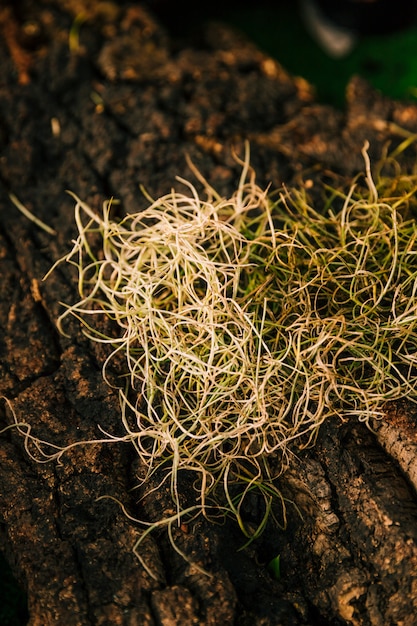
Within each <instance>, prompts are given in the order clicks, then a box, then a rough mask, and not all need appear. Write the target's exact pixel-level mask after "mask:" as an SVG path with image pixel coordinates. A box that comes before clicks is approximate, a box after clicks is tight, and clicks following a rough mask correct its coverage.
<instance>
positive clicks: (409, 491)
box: [0, 0, 417, 626]
mask: <svg viewBox="0 0 417 626" xmlns="http://www.w3.org/2000/svg"><path fill="white" fill-rule="evenodd" d="M0 30H1V31H2V36H1V37H0V67H1V77H0V151H1V152H0V154H1V156H0V276H1V285H2V291H1V294H2V295H1V300H0V328H1V335H0V394H1V395H2V396H4V397H6V398H8V399H9V401H10V403H11V406H12V408H13V412H14V415H15V418H16V419H17V420H18V421H19V422H25V423H29V424H31V426H32V429H33V430H32V432H33V434H35V435H36V436H37V437H39V438H40V439H42V440H45V441H48V442H52V443H54V444H56V445H58V446H60V445H63V444H65V443H71V442H73V441H75V440H78V439H88V438H95V437H97V436H100V430H99V428H98V426H100V427H101V428H103V429H104V430H106V431H108V432H115V431H117V423H118V417H117V416H118V412H119V407H118V401H117V397H116V396H115V394H114V392H113V390H112V389H110V388H109V387H108V386H107V385H106V384H105V383H104V382H103V380H102V376H101V365H102V362H103V354H102V352H101V350H100V349H99V348H97V346H95V345H93V344H92V343H91V342H90V341H88V339H86V338H85V337H84V336H83V335H82V333H81V332H80V328H79V325H78V324H77V323H76V322H75V321H74V322H73V323H72V324H71V327H70V333H71V336H70V337H64V336H61V335H59V333H58V332H57V330H56V320H57V317H58V315H59V313H60V312H61V311H62V309H61V307H60V304H59V303H60V301H63V302H73V301H74V300H75V299H76V287H77V286H76V283H75V281H74V275H73V274H72V273H71V271H70V268H68V267H65V266H61V267H60V268H59V269H58V270H57V271H56V272H55V273H54V274H53V275H52V276H51V277H50V278H49V279H48V280H47V281H45V282H42V277H43V276H44V274H45V272H46V271H47V270H48V269H49V268H50V266H51V265H52V263H53V262H54V261H55V260H56V259H57V258H58V257H59V256H61V255H62V254H64V253H65V252H66V251H68V247H69V243H70V241H71V238H72V237H74V235H75V228H74V220H73V201H72V199H71V198H70V197H69V196H68V195H66V194H65V190H66V189H70V190H72V191H74V192H75V193H77V194H78V195H79V196H80V197H81V198H83V199H84V200H86V201H88V202H90V203H91V204H92V205H93V206H94V207H96V208H100V206H101V203H102V201H103V200H105V199H107V198H109V197H110V196H115V197H117V198H119V199H120V200H121V205H120V206H121V211H129V210H132V209H133V210H138V208H140V206H142V205H143V204H144V200H143V197H142V195H141V193H140V191H139V189H138V185H139V184H143V185H144V186H145V187H146V188H147V190H148V191H149V192H150V194H151V195H154V196H156V195H157V194H162V193H166V192H167V191H168V190H169V189H170V187H171V186H172V185H173V184H175V176H176V175H183V176H190V172H189V171H188V169H187V166H186V161H185V154H186V153H188V154H189V155H190V156H191V158H192V159H193V161H194V162H195V163H196V165H197V166H198V167H199V169H200V171H201V172H202V173H203V174H204V175H205V176H206V177H207V179H208V180H209V181H210V182H211V183H212V184H213V185H214V186H215V187H217V188H218V189H219V191H220V192H221V193H229V192H231V191H233V189H234V186H235V184H236V177H237V173H238V166H237V165H236V164H235V163H234V161H233V159H232V157H231V148H232V147H233V146H235V147H236V148H237V149H238V150H240V149H241V147H242V142H243V140H244V139H246V138H248V139H249V140H250V143H251V161H252V164H253V166H254V167H255V169H256V171H257V173H258V181H259V182H260V184H261V185H263V184H267V183H269V182H272V185H273V186H278V185H280V184H281V183H282V182H287V183H291V182H292V181H294V180H295V179H296V178H299V177H300V176H301V172H304V174H303V176H304V178H306V177H308V178H310V179H311V180H312V181H315V180H319V179H323V178H325V177H327V178H329V177H335V176H336V177H347V178H349V177H351V176H353V175H355V174H356V173H357V172H358V171H361V170H362V169H363V162H362V157H361V154H360V150H361V148H362V146H363V142H364V140H365V139H367V140H369V142H370V145H371V150H370V155H371V158H373V159H374V160H376V159H377V158H378V157H379V156H380V155H381V154H382V153H383V151H384V149H385V147H386V145H388V143H390V145H391V147H392V146H395V145H396V144H398V143H400V142H401V141H402V140H403V139H404V136H405V134H406V131H411V132H416V131H417V107H416V106H415V105H410V104H406V103H400V102H392V101H390V100H388V99H386V98H384V97H382V96H381V95H379V94H378V93H375V92H373V91H372V90H371V89H370V88H369V87H368V86H367V85H366V84H364V83H363V82H362V81H361V80H360V79H353V80H352V82H351V84H350V86H349V88H348V91H347V103H346V110H345V111H344V112H340V111H335V110H333V109H331V108H329V107H327V106H324V105H321V104H317V103H315V102H314V96H313V90H312V89H311V88H310V87H309V85H308V84H307V83H306V82H305V81H303V80H302V79H294V78H293V77H291V76H289V75H288V74H287V73H286V72H285V71H284V69H283V68H281V67H280V66H279V64H278V63H276V62H275V61H273V60H272V59H270V58H267V57H265V56H264V55H263V54H262V53H261V52H260V51H258V50H257V49H256V48H255V47H254V46H252V45H251V44H250V43H248V42H247V41H244V40H242V39H241V38H239V37H238V36H237V35H236V34H234V33H232V32H230V31H228V30H227V29H225V28H223V27H221V26H219V25H211V26H209V27H207V29H206V31H205V34H204V37H203V38H202V39H200V40H199V41H198V43H192V42H190V43H188V44H184V43H183V44H182V45H181V46H176V45H175V42H172V41H170V39H169V37H168V36H167V34H165V33H164V32H163V30H162V28H161V27H160V26H159V25H158V23H157V22H156V21H155V20H154V19H153V18H152V17H151V16H150V15H149V14H148V13H147V12H146V11H145V10H144V9H143V7H141V5H140V3H131V4H129V3H119V4H116V3H111V2H102V3H94V2H88V1H87V0H65V1H63V2H55V1H53V0H49V1H48V0H36V1H35V0H34V1H33V2H29V1H28V2H25V1H22V2H20V3H18V4H17V5H16V7H14V8H13V9H12V8H7V7H6V8H1V9H0ZM415 156H416V155H415V148H414V147H413V146H411V147H410V148H408V149H407V150H406V151H405V152H404V153H403V154H402V156H401V159H402V166H403V167H404V168H407V167H410V164H412V163H413V162H414V160H415ZM9 193H14V194H15V195H16V196H17V197H18V198H19V200H20V201H21V202H22V203H23V204H25V205H26V207H27V208H29V209H30V210H32V211H33V212H34V213H36V215H37V216H38V217H39V218H40V219H42V220H44V221H45V222H46V223H47V224H49V225H50V226H51V227H53V228H54V229H55V230H56V233H57V234H56V235H54V236H51V235H49V234H48V233H46V232H44V231H43V230H41V229H39V228H37V227H36V226H35V225H34V224H33V223H31V222H30V221H29V220H27V219H26V218H25V217H24V216H23V215H22V214H21V213H20V212H18V210H17V209H16V208H15V207H14V206H13V204H12V203H11V202H10V200H9V197H8V194H9ZM0 420H1V425H2V426H6V425H8V424H11V423H12V422H13V415H12V411H11V409H10V406H9V405H8V404H7V403H6V402H4V401H3V402H2V404H1V408H0ZM24 444H25V441H24V438H23V437H22V436H21V435H19V434H18V433H17V432H16V430H15V429H10V430H7V431H6V432H3V434H2V435H1V448H0V497H1V499H0V519H1V522H2V523H1V533H0V539H1V547H2V549H3V550H4V551H6V553H7V555H8V558H9V561H10V562H11V564H12V565H13V568H14V571H15V573H16V575H17V576H18V579H19V581H20V582H21V584H22V585H23V586H24V587H25V588H26V589H27V592H28V601H29V613H30V624H31V626H45V625H52V624H62V625H64V624H65V626H87V625H93V624H94V625H107V624H112V625H118V624H120V625H125V626H128V625H129V626H134V625H138V626H139V625H140V626H146V625H149V626H171V625H174V624H178V625H181V626H188V625H192V624H205V625H207V626H209V625H216V624H239V625H248V626H249V625H253V624H259V625H265V626H278V625H288V624H294V625H297V624H300V625H301V624H312V625H313V624H329V625H330V624H334V625H336V624H354V625H360V626H368V625H372V626H387V625H391V624H392V625H394V624H395V625H400V624H401V625H403V626H412V625H414V624H415V623H416V617H415V616H416V615H417V573H416V572H417V499H416V493H415V489H416V487H417V461H416V458H417V457H416V450H417V427H416V414H415V411H414V412H413V409H411V408H410V407H409V406H395V407H392V408H391V409H390V410H389V411H387V415H386V418H385V419H383V420H382V421H380V422H378V424H375V432H374V433H372V432H371V431H370V430H368V429H367V428H366V427H365V426H364V425H363V424H360V423H355V421H354V420H353V421H352V422H351V423H346V424H341V423H339V422H334V423H333V422H329V423H327V424H325V425H324V426H323V428H322V430H321V432H320V435H319V439H318V442H317V445H316V447H315V448H313V449H311V450H309V451H307V452H304V453H302V454H301V453H300V456H299V458H298V460H296V461H294V463H293V465H292V466H291V468H290V469H289V471H288V472H287V473H286V475H285V476H284V477H283V479H282V485H281V486H282V489H283V492H284V494H285V495H286V497H287V498H288V499H289V500H291V501H293V503H294V504H293V505H289V506H288V525H287V530H286V531H285V532H283V531H281V530H280V529H279V528H278V527H277V526H274V524H273V523H272V522H271V524H270V527H269V528H268V529H267V532H266V533H265V534H264V536H263V538H262V539H261V540H260V541H259V542H258V543H255V544H253V545H252V546H251V547H250V548H248V549H246V550H243V551H240V552H238V548H239V547H240V545H241V544H242V537H241V535H240V534H239V530H238V529H237V528H236V527H235V525H233V523H232V522H230V524H229V523H227V524H226V525H224V526H216V525H213V524H210V523H208V522H207V521H205V520H199V521H198V522H196V524H195V525H191V526H190V527H189V528H182V529H179V528H177V529H174V535H175V537H174V538H175V540H176V542H177V545H178V546H179V547H180V549H181V550H183V551H184V552H185V553H186V554H187V555H188V556H189V557H190V558H191V559H192V560H193V561H195V562H197V563H199V564H200V565H202V566H203V567H204V568H205V569H206V570H208V571H209V572H210V573H211V577H208V576H205V575H204V574H201V573H200V572H199V571H198V570H197V569H195V568H193V567H192V566H190V565H189V564H187V562H186V561H184V559H182V557H181V556H180V555H179V554H178V553H177V552H175V551H174V549H173V548H172V546H171V544H170V542H169V539H168V537H167V536H166V532H160V533H154V534H153V535H151V536H150V538H149V539H148V540H147V541H146V542H145V543H144V544H143V546H142V547H141V554H142V557H143V558H144V559H145V560H146V561H147V562H148V563H150V564H151V565H152V568H153V570H154V571H156V572H157V573H158V580H157V581H156V580H154V579H153V578H152V577H150V576H149V574H148V573H147V572H146V571H145V570H144V569H143V568H142V567H141V565H140V564H139V562H138V560H137V559H136V557H135V555H134V554H133V552H132V547H133V545H134V544H135V542H136V541H137V539H138V537H139V533H140V530H139V528H138V527H137V526H136V525H135V524H134V523H132V522H130V521H129V519H128V518H127V517H126V516H125V515H124V514H123V512H122V511H121V510H120V508H119V507H118V506H117V505H116V504H115V503H114V502H113V501H111V500H109V499H105V500H99V501H98V500H97V498H98V497H99V496H102V495H110V496H114V497H117V498H119V499H120V500H121V501H123V503H124V504H125V506H126V508H127V509H128V510H129V511H130V512H131V513H132V514H133V515H137V516H139V517H141V518H145V519H149V520H155V519H158V516H159V515H160V514H161V513H163V512H165V513H166V512H167V511H169V510H170V509H171V508H172V502H171V501H170V498H169V494H168V493H165V492H164V491H163V490H161V491H160V492H159V493H158V494H157V496H156V497H154V498H148V499H146V498H145V499H144V501H143V502H141V503H140V504H138V502H137V496H136V495H135V491H132V490H131V489H132V487H134V486H135V482H136V478H135V476H136V475H137V472H138V471H140V468H137V467H136V459H135V455H134V453H133V451H132V450H130V449H129V446H128V445H126V444H125V445H124V446H123V445H110V444H108V445H95V446H87V447H79V448H73V449H72V450H71V451H69V452H68V453H66V454H65V455H64V456H63V457H62V458H61V461H60V463H59V464H58V463H54V462H50V463H44V464H39V463H36V462H34V461H33V460H32V459H31V458H30V456H29V455H28V454H27V451H32V452H35V450H34V449H33V446H32V445H31V444H30V442H28V444H27V447H28V450H25V445H24ZM300 513H301V515H300ZM278 553H279V554H280V555H281V563H282V577H281V580H280V581H277V580H275V579H274V578H273V577H272V576H271V575H270V574H269V572H268V570H267V568H266V563H268V561H269V560H270V559H271V558H272V557H274V556H275V555H276V554H278Z"/></svg>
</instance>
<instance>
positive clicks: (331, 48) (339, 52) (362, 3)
mask: <svg viewBox="0 0 417 626" xmlns="http://www.w3.org/2000/svg"><path fill="white" fill-rule="evenodd" d="M416 1H417V0H395V1H392V0H301V15H302V18H303V20H304V22H305V25H306V28H307V30H308V31H309V32H310V34H311V35H312V37H313V38H314V39H315V40H316V41H317V42H318V44H319V45H320V46H321V47H322V48H323V49H324V50H325V51H326V52H327V53H328V54H329V55H330V56H333V57H335V58H337V57H343V56H346V55H347V54H349V52H351V51H352V49H353V48H354V47H355V45H356V42H357V39H358V37H360V36H367V35H388V34H391V33H394V32H396V31H398V30H402V29H405V28H407V27H409V26H412V24H413V21H414V19H415V16H416Z"/></svg>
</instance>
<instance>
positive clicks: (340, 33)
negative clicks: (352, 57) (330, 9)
mask: <svg viewBox="0 0 417 626" xmlns="http://www.w3.org/2000/svg"><path fill="white" fill-rule="evenodd" d="M301 15H302V17H303V19H304V22H305V26H306V28H307V30H308V31H309V33H310V35H311V36H312V37H313V39H315V40H316V42H317V43H318V44H319V45H320V46H321V47H322V48H323V50H324V51H325V52H326V53H327V54H328V55H329V56H331V57H334V58H336V59H338V58H342V57H344V56H347V55H348V54H349V53H350V52H351V51H352V50H353V48H354V47H355V45H356V42H357V37H356V35H355V33H354V32H352V31H350V30H348V29H346V28H343V27H342V26H338V25H337V24H334V23H333V22H331V21H330V20H329V19H328V18H327V17H326V16H325V15H324V14H323V13H322V12H321V11H320V8H319V7H318V6H317V5H316V3H315V2H314V0H302V2H301Z"/></svg>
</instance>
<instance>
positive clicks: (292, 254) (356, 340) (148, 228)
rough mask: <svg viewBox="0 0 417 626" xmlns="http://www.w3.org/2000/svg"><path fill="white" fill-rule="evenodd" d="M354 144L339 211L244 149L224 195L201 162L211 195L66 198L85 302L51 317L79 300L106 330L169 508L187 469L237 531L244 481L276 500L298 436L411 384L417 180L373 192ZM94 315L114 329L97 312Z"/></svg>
mask: <svg viewBox="0 0 417 626" xmlns="http://www.w3.org/2000/svg"><path fill="white" fill-rule="evenodd" d="M363 155H364V158H365V164H366V181H367V187H366V188H364V187H363V186H362V187H360V186H358V185H357V184H356V185H353V186H352V187H351V188H350V189H349V191H348V192H347V193H346V194H343V193H342V192H340V191H338V192H337V194H336V195H338V199H339V205H340V206H339V209H337V210H336V209H335V208H334V207H333V208H332V206H330V208H329V209H328V210H327V211H324V212H320V211H318V210H316V209H314V208H313V207H312V206H311V204H310V202H309V199H308V196H307V192H306V190H305V189H302V188H301V189H292V190H286V189H281V190H279V191H277V192H275V193H271V192H270V191H269V190H262V189H260V188H259V187H258V186H257V184H256V182H255V175H254V172H253V171H252V170H251V168H250V165H249V152H248V151H247V152H246V157H245V160H244V161H243V162H240V163H241V165H242V173H241V177H240V181H239V185H238V188H237V190H236V192H235V193H234V194H233V195H232V197H230V198H227V199H226V198H222V197H220V196H219V195H218V194H217V193H216V191H215V190H214V189H212V188H211V187H210V186H209V185H208V183H206V181H205V180H204V179H203V178H202V176H201V175H200V174H199V173H198V172H197V171H196V170H195V168H194V169H193V171H194V173H195V175H196V176H197V178H198V179H199V181H200V183H203V184H204V187H205V197H204V198H202V197H201V196H200V195H199V193H198V192H197V190H196V188H195V187H194V186H193V185H192V184H191V183H190V182H188V181H186V180H184V179H178V180H179V181H180V182H181V183H182V184H183V185H184V186H185V189H186V191H185V193H182V192H179V191H175V190H172V191H171V192H170V193H168V194H167V195H165V196H163V197H161V198H158V199H157V200H151V199H149V201H150V204H149V206H148V207H147V208H146V209H145V210H143V211H142V212H139V213H136V214H129V215H127V216H126V217H125V218H124V219H122V220H120V221H115V220H112V219H111V203H110V202H107V203H105V204H104V207H103V212H102V214H101V215H98V214H96V213H95V212H94V211H93V210H92V209H91V208H90V207H89V206H88V205H86V204H85V203H84V202H82V201H81V200H80V199H78V198H76V206H75V219H76V224H77V227H78V231H79V234H78V238H77V240H76V241H75V242H74V246H73V249H72V250H71V252H70V253H69V254H68V255H67V256H66V257H65V261H67V262H69V263H71V264H74V265H75V266H76V268H77V271H78V277H79V294H80V300H79V302H77V303H76V304H73V305H71V306H69V307H68V308H67V310H66V311H65V312H64V314H63V315H62V316H61V318H60V321H59V326H60V327H61V328H62V324H63V322H64V319H65V318H66V317H67V316H68V315H75V316H77V317H78V318H79V319H80V320H81V321H82V322H83V324H84V325H85V332H86V333H87V334H88V335H89V336H90V337H91V338H92V339H93V340H94V341H98V342H104V343H107V344H109V345H111V346H112V352H111V355H110V356H109V357H108V359H107V361H106V363H105V364H104V368H103V373H104V376H105V378H106V377H107V372H108V368H109V365H110V364H111V363H112V362H113V360H114V357H115V356H116V355H120V354H122V355H123V357H124V359H125V361H126V364H127V368H128V376H127V378H126V379H124V382H121V384H120V389H119V393H120V403H121V416H122V420H123V424H124V427H125V429H126V439H129V440H130V441H131V442H132V443H133V445H134V446H135V448H136V451H137V453H138V455H139V457H140V460H141V461H142V463H143V464H145V466H146V467H147V468H148V473H151V472H153V471H155V469H156V468H157V467H161V466H164V467H166V468H168V473H169V477H170V480H171V491H172V496H173V498H174V501H175V502H176V503H177V506H178V507H179V508H178V511H179V515H180V514H181V511H180V506H179V497H178V486H177V481H178V475H179V472H180V471H183V470H186V471H189V472H192V473H194V474H195V476H196V482H195V484H196V488H197V492H198V494H199V500H200V505H199V506H200V507H201V508H202V509H203V510H204V509H205V506H206V503H207V498H208V497H209V496H211V495H212V494H215V493H216V494H217V495H216V498H218V493H219V490H220V492H221V493H222V496H221V497H220V500H219V499H217V500H216V501H218V502H220V504H222V505H224V507H225V508H226V509H227V510H228V511H231V512H232V513H233V514H235V515H236V517H237V519H238V521H239V523H240V524H241V526H242V528H243V529H244V531H245V532H246V529H245V527H244V524H243V522H242V520H241V515H240V507H241V504H242V502H243V500H244V497H245V495H246V494H247V493H248V491H249V490H251V489H253V488H254V487H257V488H259V489H260V491H261V493H262V495H263V496H264V498H265V501H266V505H267V508H268V507H269V505H270V501H271V499H272V498H273V497H274V496H275V495H277V491H276V489H275V488H274V486H273V479H274V478H275V477H276V475H277V474H278V473H279V471H280V470H281V468H282V467H284V466H285V458H286V454H287V452H288V450H289V444H290V442H293V441H295V442H299V444H300V445H308V444H309V443H311V442H312V441H314V438H315V436H316V434H317V431H318V428H319V427H320V425H321V424H322V423H323V421H324V420H325V419H326V418H328V417H329V416H332V415H338V416H340V417H341V418H343V419H344V418H348V417H351V416H352V417H353V416H354V417H356V418H359V419H360V420H363V421H369V420H370V419H372V418H380V417H381V416H383V414H384V404H385V403H386V402H387V401H391V400H396V399H399V398H403V397H404V396H407V397H409V398H410V399H411V400H413V401H415V400H416V389H417V386H416V383H417V377H416V361H417V332H416V331H417V300H416V290H417V280H416V276H417V271H416V266H415V258H416V254H417V247H416V236H417V231H416V228H415V222H414V219H413V218H412V217H409V214H410V206H411V208H412V204H413V202H414V201H413V191H414V188H415V186H413V190H412V191H407V192H401V193H400V194H399V195H398V196H397V197H382V198H380V197H379V195H378V194H379V192H378V189H377V188H376V186H375V184H374V182H373V180H372V178H371V175H370V167H369V158H368V155H367V152H366V149H364V151H363ZM97 236H98V238H99V241H100V245H99V252H96V247H95V245H94V246H93V240H94V242H95V243H96V239H97ZM99 315H104V316H106V317H109V318H111V319H112V320H114V323H115V325H116V326H117V328H118V329H119V330H118V337H117V338H116V339H115V338H112V337H108V336H103V334H102V333H101V331H99V330H98V329H97V328H95V326H94V319H96V318H97V316H99ZM89 318H91V321H87V320H88V319H89ZM277 455H278V456H277ZM277 458H279V459H280V462H278V463H277ZM236 484H240V485H243V487H242V489H241V490H240V492H239V495H238V496H236V492H235V491H234V485H236Z"/></svg>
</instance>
